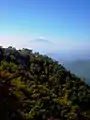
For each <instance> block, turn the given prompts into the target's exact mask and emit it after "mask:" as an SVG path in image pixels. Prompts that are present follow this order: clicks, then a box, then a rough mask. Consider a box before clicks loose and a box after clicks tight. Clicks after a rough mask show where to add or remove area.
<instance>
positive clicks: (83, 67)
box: [64, 60, 90, 83]
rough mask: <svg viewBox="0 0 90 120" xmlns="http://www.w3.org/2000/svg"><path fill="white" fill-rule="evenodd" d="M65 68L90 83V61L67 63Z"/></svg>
mask: <svg viewBox="0 0 90 120" xmlns="http://www.w3.org/2000/svg"><path fill="white" fill-rule="evenodd" d="M64 66H65V67H66V68H67V69H68V70H71V71H72V72H73V73H75V74H76V75H78V76H80V77H84V78H86V81H87V82H88V83H90V73H89V71H90V60H77V61H72V62H65V63H64Z"/></svg>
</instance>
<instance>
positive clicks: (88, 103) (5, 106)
mask: <svg viewBox="0 0 90 120" xmlns="http://www.w3.org/2000/svg"><path fill="white" fill-rule="evenodd" d="M0 119H1V120H89V119H90V86H88V85H87V84H86V83H84V82H83V81H82V80H81V79H80V78H78V77H77V76H76V75H74V74H71V73H70V71H67V70H66V69H65V68H64V67H63V66H62V65H61V64H59V63H58V62H57V61H54V60H52V59H51V58H49V57H48V56H46V55H40V54H39V53H33V51H32V50H29V49H25V48H23V49H21V50H16V49H15V48H13V47H11V46H10V47H8V48H3V47H0Z"/></svg>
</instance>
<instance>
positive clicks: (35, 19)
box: [0, 0, 90, 51]
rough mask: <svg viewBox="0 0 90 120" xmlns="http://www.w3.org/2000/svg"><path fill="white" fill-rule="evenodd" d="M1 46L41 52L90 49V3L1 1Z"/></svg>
mask: <svg viewBox="0 0 90 120" xmlns="http://www.w3.org/2000/svg"><path fill="white" fill-rule="evenodd" d="M39 38H40V40H39V41H37V39H39ZM42 39H44V40H43V41H41V40H42ZM33 40H34V41H33ZM45 40H46V41H45ZM0 44H1V45H4V46H9V45H13V46H15V47H17V48H19V47H28V48H32V49H35V50H39V51H52V50H72V49H73V50H74V49H75V50H77V49H89V48H90V0H0Z"/></svg>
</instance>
